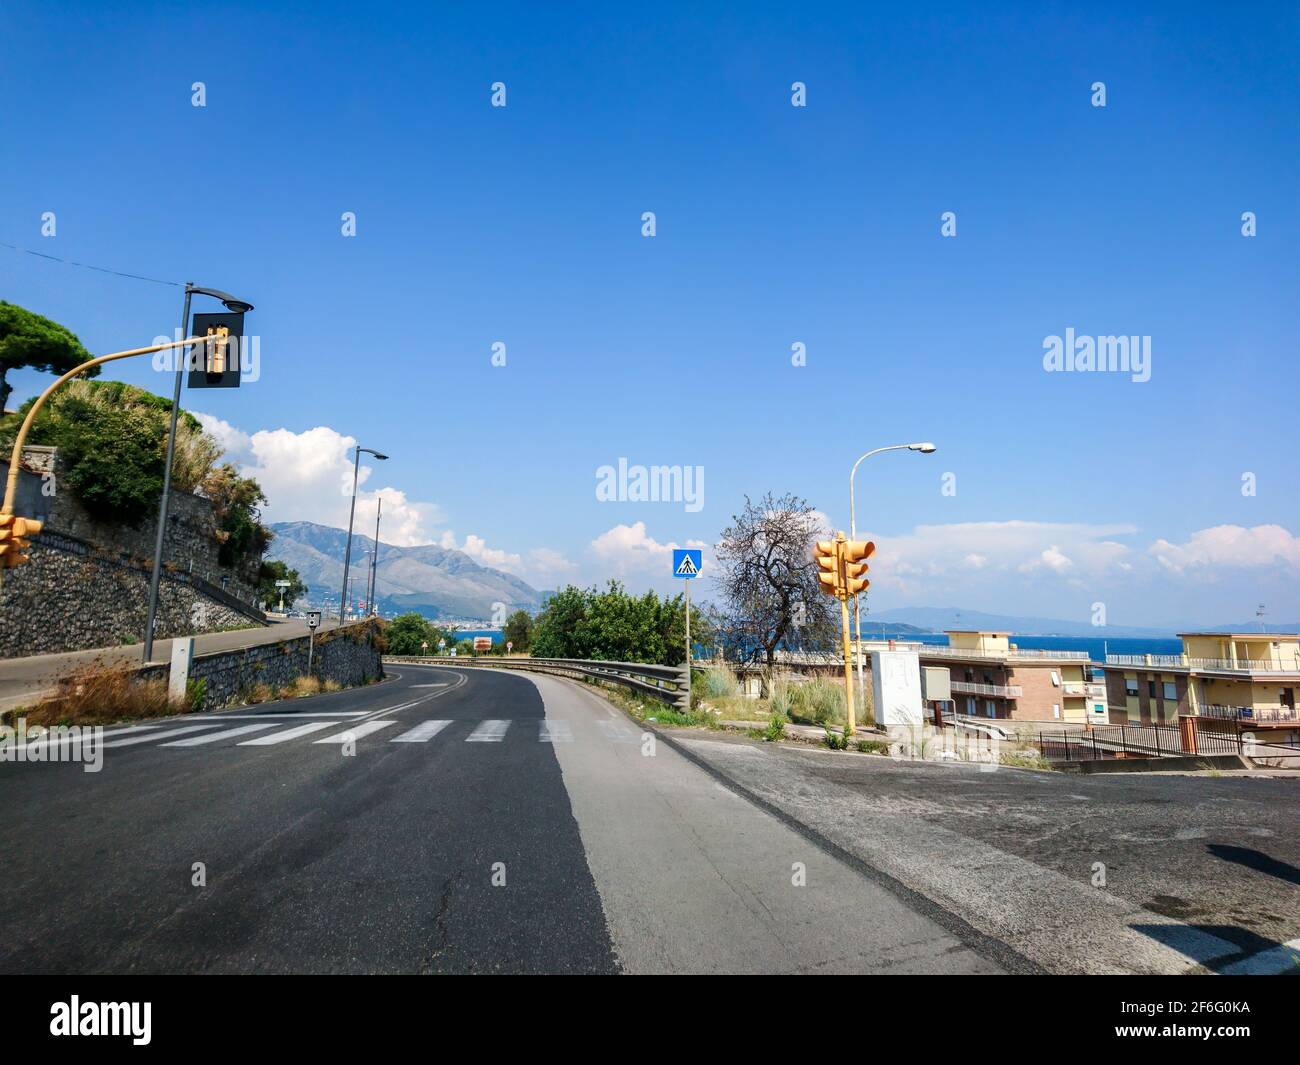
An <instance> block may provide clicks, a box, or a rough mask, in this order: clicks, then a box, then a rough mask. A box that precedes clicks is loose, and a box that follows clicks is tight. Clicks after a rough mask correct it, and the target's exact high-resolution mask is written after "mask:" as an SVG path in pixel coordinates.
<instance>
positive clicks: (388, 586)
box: [266, 521, 543, 620]
mask: <svg viewBox="0 0 1300 1065" xmlns="http://www.w3.org/2000/svg"><path fill="white" fill-rule="evenodd" d="M271 531H272V532H273V533H275V539H274V540H273V541H272V542H271V547H270V550H269V551H267V553H266V557H267V560H268V561H270V560H279V561H282V562H284V563H285V564H286V565H287V566H289V567H290V568H291V569H295V570H297V571H298V575H299V576H300V577H301V578H302V580H303V582H304V583H305V584H306V585H307V586H308V587H309V588H310V589H311V592H310V596H309V598H310V599H311V600H312V601H313V602H317V603H319V602H323V601H327V600H331V601H332V600H333V599H334V598H335V597H336V596H337V595H338V594H339V589H340V587H341V586H342V584H343V553H344V551H345V550H346V548H347V540H348V534H347V530H346V529H335V528H332V527H331V526H328V525H317V524H316V523H314V522H310V521H286V522H277V523H275V524H273V525H271ZM374 542H375V541H374V539H373V537H368V536H359V535H357V534H355V533H354V534H353V536H352V568H351V570H350V571H349V580H351V577H352V576H354V575H355V577H356V578H357V580H356V583H355V584H353V587H352V597H353V599H354V600H356V599H363V598H365V591H364V590H365V586H366V580H367V579H368V575H369V564H370V555H369V552H370V551H371V549H372V548H373V546H374ZM375 599H376V601H377V602H378V604H379V608H380V610H381V612H383V613H385V614H387V613H407V612H414V613H418V614H423V615H424V616H425V617H427V618H431V619H438V618H455V619H483V620H486V619H489V618H491V617H492V614H493V609H494V604H496V603H504V604H505V606H506V611H507V613H508V612H510V611H513V610H516V609H520V608H522V609H524V610H527V611H529V612H536V611H537V610H539V609H540V608H541V605H542V600H543V594H542V593H541V592H539V591H538V590H537V589H536V588H534V587H532V586H531V585H529V584H527V583H526V582H524V581H522V580H520V579H519V578H518V577H516V576H514V575H513V574H510V573H504V572H502V571H501V570H498V569H492V568H491V567H490V566H482V565H480V564H479V563H477V562H475V561H474V560H473V559H472V558H470V557H469V555H467V554H465V552H464V551H457V550H456V549H455V548H447V547H439V546H438V545H436V544H423V545H421V546H419V547H398V546H396V545H394V544H386V543H384V542H383V541H382V540H381V541H380V543H379V565H378V568H377V570H376V574H375Z"/></svg>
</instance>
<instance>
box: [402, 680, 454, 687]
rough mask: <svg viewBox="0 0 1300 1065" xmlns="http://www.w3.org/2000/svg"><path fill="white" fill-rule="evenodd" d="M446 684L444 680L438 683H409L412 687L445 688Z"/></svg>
mask: <svg viewBox="0 0 1300 1065" xmlns="http://www.w3.org/2000/svg"><path fill="white" fill-rule="evenodd" d="M446 686H447V682H446V681H442V682H441V683H439V684H412V685H411V687H412V688H445V687H446Z"/></svg>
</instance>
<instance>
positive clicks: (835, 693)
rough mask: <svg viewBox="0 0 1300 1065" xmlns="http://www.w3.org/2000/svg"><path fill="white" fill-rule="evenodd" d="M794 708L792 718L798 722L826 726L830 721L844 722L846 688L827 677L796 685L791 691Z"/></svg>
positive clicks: (815, 678)
mask: <svg viewBox="0 0 1300 1065" xmlns="http://www.w3.org/2000/svg"><path fill="white" fill-rule="evenodd" d="M790 698H791V701H792V702H793V704H794V705H793V707H792V710H791V713H790V716H791V717H793V718H795V719H796V720H802V721H807V722H810V723H812V724H814V725H824V724H826V722H828V721H832V722H841V721H843V720H844V717H845V714H844V688H843V686H842V685H841V684H839V683H837V682H836V681H832V680H829V679H827V678H826V677H814V678H813V679H812V680H810V681H808V682H806V683H804V684H798V685H794V686H793V687H792V688H791V690H790Z"/></svg>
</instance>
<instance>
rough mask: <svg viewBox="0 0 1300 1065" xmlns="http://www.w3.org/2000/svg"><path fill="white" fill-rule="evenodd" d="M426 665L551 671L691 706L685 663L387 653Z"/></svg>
mask: <svg viewBox="0 0 1300 1065" xmlns="http://www.w3.org/2000/svg"><path fill="white" fill-rule="evenodd" d="M390 663H391V664H393V665H400V664H402V663H408V664H410V665H426V666H455V667H457V668H460V667H462V666H465V667H469V668H473V669H519V670H526V671H530V672H534V673H551V674H554V675H556V676H562V677H572V678H574V679H577V680H595V681H604V682H607V683H610V684H617V685H619V686H620V687H623V688H628V689H630V690H632V691H636V692H640V693H641V694H642V695H648V696H650V697H651V698H652V699H658V700H659V701H660V702H664V703H668V704H669V705H670V706H676V707H677V708H678V709H681V710H685V709H687V708H689V706H690V698H691V684H690V678H689V677H688V676H687V674H686V667H685V666H656V665H650V664H647V663H644V662H600V661H594V660H591V659H580V658H506V657H504V656H499V655H486V656H484V657H482V658H466V657H463V656H461V655H456V656H454V657H453V656H450V655H446V656H444V655H429V656H427V657H422V656H414V657H406V656H401V655H385V656H384V664H385V665H388V664H390Z"/></svg>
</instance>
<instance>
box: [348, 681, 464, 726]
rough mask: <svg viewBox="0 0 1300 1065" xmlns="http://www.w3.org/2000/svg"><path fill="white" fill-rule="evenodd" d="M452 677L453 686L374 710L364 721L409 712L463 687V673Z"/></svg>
mask: <svg viewBox="0 0 1300 1065" xmlns="http://www.w3.org/2000/svg"><path fill="white" fill-rule="evenodd" d="M452 675H453V676H454V677H456V683H455V684H452V685H449V686H448V687H445V688H443V689H441V690H440V691H436V692H433V693H431V694H429V695H422V696H420V698H418V699H412V700H410V701H409V702H405V703H398V704H397V705H396V706H385V707H383V708H382V709H380V710H375V711H373V712H372V713H371V714H370V715H369V716H368V717H367V719H366V720H368V721H369V720H373V719H374V718H377V717H386V716H388V715H389V714H395V713H397V712H398V711H400V710H409V709H410V708H411V707H413V706H418V705H419V704H420V703H427V702H428V701H429V700H430V699H437V698H438V697H440V696H443V695H446V694H448V693H449V692H454V691H455V690H456V689H457V688H460V687H463V686H464V685H465V683H466V681H467V680H468V677H467V676H466V675H465V674H463V673H454V674H452Z"/></svg>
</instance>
